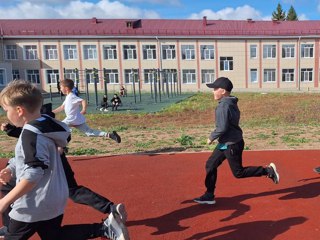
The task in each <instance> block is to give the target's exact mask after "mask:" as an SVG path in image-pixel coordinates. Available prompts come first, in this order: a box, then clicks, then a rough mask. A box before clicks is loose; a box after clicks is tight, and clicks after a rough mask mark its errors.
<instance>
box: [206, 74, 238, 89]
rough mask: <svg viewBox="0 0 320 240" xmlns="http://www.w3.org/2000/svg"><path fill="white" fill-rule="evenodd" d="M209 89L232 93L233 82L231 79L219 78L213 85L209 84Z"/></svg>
mask: <svg viewBox="0 0 320 240" xmlns="http://www.w3.org/2000/svg"><path fill="white" fill-rule="evenodd" d="M207 87H209V88H222V89H224V90H226V91H228V92H231V90H232V88H233V84H232V82H231V81H230V80H229V78H226V77H219V78H217V79H216V80H215V81H214V82H213V83H207Z"/></svg>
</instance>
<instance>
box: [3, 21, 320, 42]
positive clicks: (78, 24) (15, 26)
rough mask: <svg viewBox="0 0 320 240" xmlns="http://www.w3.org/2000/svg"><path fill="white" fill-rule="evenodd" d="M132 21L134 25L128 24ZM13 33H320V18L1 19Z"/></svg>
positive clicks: (8, 33)
mask: <svg viewBox="0 0 320 240" xmlns="http://www.w3.org/2000/svg"><path fill="white" fill-rule="evenodd" d="M128 22H132V24H133V27H130V26H128V25H127V23H128ZM0 31H1V32H0V33H1V36H2V37H4V38H10V37H25V36H27V37H37V38H39V37H50V38H52V37H63V36H68V37H72V36H74V37H77V36H82V37H85V36H87V37H91V36H101V37H121V36H123V37H125V36H137V37H141V36H145V37H155V36H162V37H170V36H172V37H193V36H194V37H195V36H197V37H223V36H235V37H248V36H249V37H250V36H251V37H256V36H275V37H279V36H312V37H317V36H319V37H320V21H254V20H207V19H206V18H204V19H201V20H190V19H185V20H168V19H141V20H135V19H132V20H130V19H96V18H92V19H17V20H12V19H10V20H3V19H0Z"/></svg>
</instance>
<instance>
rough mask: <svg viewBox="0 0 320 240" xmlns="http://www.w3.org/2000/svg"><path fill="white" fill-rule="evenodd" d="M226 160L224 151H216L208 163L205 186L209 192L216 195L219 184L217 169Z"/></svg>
mask: <svg viewBox="0 0 320 240" xmlns="http://www.w3.org/2000/svg"><path fill="white" fill-rule="evenodd" d="M225 159H226V157H225V155H224V153H223V151H221V150H219V149H215V150H214V151H213V153H212V154H211V156H210V157H209V158H208V160H207V162H206V173H207V174H206V178H205V186H206V188H207V192H209V193H214V190H215V188H216V182H217V169H218V167H219V166H220V165H221V163H222V162H223V161H224V160H225Z"/></svg>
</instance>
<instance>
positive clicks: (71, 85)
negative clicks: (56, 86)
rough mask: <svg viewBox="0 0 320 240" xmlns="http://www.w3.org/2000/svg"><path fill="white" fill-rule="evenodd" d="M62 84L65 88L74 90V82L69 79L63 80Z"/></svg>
mask: <svg viewBox="0 0 320 240" xmlns="http://www.w3.org/2000/svg"><path fill="white" fill-rule="evenodd" d="M60 84H61V85H62V86H64V87H67V88H68V89H69V90H72V89H73V88H74V82H73V81H72V80H71V79H68V78H66V79H63V80H61V81H60Z"/></svg>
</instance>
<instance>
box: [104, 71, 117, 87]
mask: <svg viewBox="0 0 320 240" xmlns="http://www.w3.org/2000/svg"><path fill="white" fill-rule="evenodd" d="M104 78H105V79H106V81H107V83H111V84H116V83H119V73H118V69H106V70H105V72H104Z"/></svg>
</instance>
